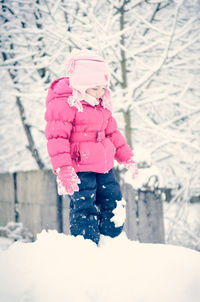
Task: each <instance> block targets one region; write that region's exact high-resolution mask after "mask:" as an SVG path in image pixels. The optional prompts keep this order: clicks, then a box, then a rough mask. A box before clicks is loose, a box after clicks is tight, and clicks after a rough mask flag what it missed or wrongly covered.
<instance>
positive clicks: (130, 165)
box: [122, 157, 138, 179]
mask: <svg viewBox="0 0 200 302" xmlns="http://www.w3.org/2000/svg"><path fill="white" fill-rule="evenodd" d="M122 164H123V165H124V167H125V168H126V169H128V170H130V172H131V174H132V177H133V179H135V178H136V176H137V175H138V167H137V164H136V162H135V161H134V160H133V158H132V157H131V158H130V159H129V160H127V161H126V162H123V163H122Z"/></svg>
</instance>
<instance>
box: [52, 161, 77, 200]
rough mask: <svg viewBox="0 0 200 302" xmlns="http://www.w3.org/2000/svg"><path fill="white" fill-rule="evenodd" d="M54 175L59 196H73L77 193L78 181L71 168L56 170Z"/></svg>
mask: <svg viewBox="0 0 200 302" xmlns="http://www.w3.org/2000/svg"><path fill="white" fill-rule="evenodd" d="M56 173H57V184H58V194H59V195H66V194H68V195H73V194H74V192H78V191H79V187H78V184H80V179H79V178H78V176H77V174H76V172H75V170H74V168H73V167H71V166H67V167H62V168H58V169H57V170H56Z"/></svg>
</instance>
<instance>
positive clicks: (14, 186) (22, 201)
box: [0, 170, 164, 243]
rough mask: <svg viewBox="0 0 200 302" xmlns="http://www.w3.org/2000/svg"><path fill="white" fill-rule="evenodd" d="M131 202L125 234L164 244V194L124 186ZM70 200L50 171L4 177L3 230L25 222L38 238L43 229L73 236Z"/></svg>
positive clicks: (0, 177) (0, 184)
mask: <svg viewBox="0 0 200 302" xmlns="http://www.w3.org/2000/svg"><path fill="white" fill-rule="evenodd" d="M121 188H122V193H123V196H124V198H125V199H126V201H127V215H126V216H127V217H126V223H125V227H124V228H125V231H126V233H127V236H128V238H130V239H131V240H139V241H140V242H152V243H163V242H164V227H163V208H162V200H161V197H160V194H157V193H156V192H155V191H154V192H152V191H148V190H147V191H140V190H139V191H135V190H133V188H132V186H131V185H129V184H122V185H121ZM68 215H69V199H68V198H67V197H63V198H62V197H60V196H58V195H57V188H56V179H55V176H54V175H53V174H52V172H51V171H49V170H39V171H27V172H17V173H14V174H8V173H5V174H0V226H5V225H6V224H7V223H8V222H9V221H16V222H22V223H23V225H24V227H26V228H27V229H28V230H29V231H30V232H31V233H32V234H33V235H34V236H35V235H36V234H37V233H39V232H41V230H42V229H46V230H48V229H56V230H58V231H60V232H64V233H69V221H68Z"/></svg>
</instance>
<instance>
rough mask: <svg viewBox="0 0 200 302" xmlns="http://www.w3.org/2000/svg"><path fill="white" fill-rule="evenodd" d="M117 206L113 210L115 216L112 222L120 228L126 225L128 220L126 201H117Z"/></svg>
mask: <svg viewBox="0 0 200 302" xmlns="http://www.w3.org/2000/svg"><path fill="white" fill-rule="evenodd" d="M116 203H117V206H116V208H115V209H114V210H113V214H114V216H113V217H112V218H111V221H113V222H114V224H115V227H120V226H122V225H123V224H124V222H125V219H126V208H125V206H126V201H125V200H124V199H123V198H122V200H116Z"/></svg>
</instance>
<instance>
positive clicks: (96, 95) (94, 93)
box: [86, 85, 106, 100]
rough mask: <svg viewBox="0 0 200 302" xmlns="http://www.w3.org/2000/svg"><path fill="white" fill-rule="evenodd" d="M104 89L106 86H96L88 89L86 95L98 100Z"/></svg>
mask: <svg viewBox="0 0 200 302" xmlns="http://www.w3.org/2000/svg"><path fill="white" fill-rule="evenodd" d="M105 89H106V85H101V86H96V87H93V88H88V89H87V90H86V93H87V94H89V95H91V96H93V97H94V98H95V99H97V100H98V99H100V98H101V97H102V96H103V95H104V92H105Z"/></svg>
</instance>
